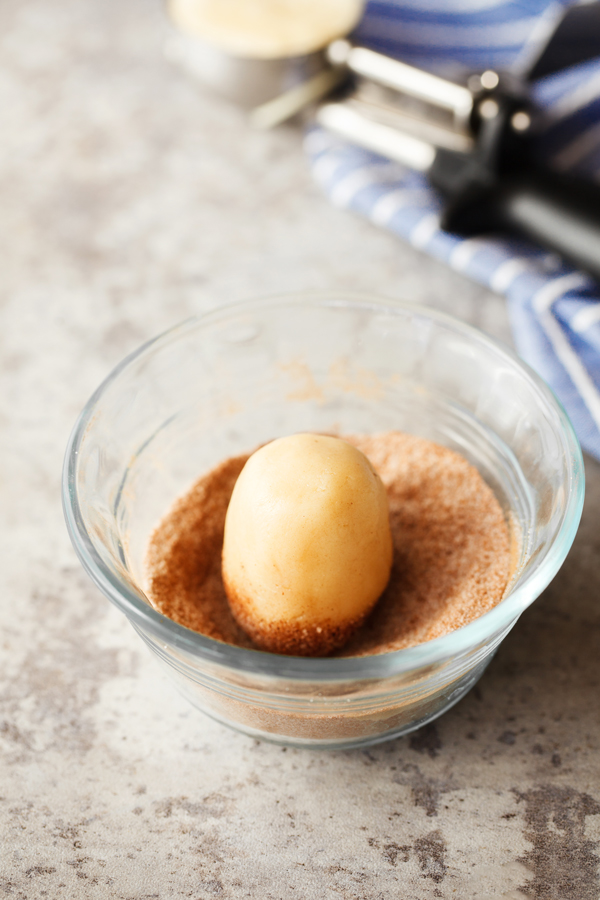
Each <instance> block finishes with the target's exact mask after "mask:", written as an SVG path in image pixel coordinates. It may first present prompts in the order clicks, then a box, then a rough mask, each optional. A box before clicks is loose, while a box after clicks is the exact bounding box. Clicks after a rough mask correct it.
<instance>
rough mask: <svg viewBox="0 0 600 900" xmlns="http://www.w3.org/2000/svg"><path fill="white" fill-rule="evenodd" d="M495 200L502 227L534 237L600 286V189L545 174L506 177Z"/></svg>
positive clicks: (494, 212)
mask: <svg viewBox="0 0 600 900" xmlns="http://www.w3.org/2000/svg"><path fill="white" fill-rule="evenodd" d="M494 194H495V195H492V197H491V198H490V200H491V206H492V208H491V210H490V213H491V217H492V218H493V219H494V218H495V219H496V221H497V222H498V224H499V225H501V226H504V227H506V228H507V229H514V230H515V231H517V232H519V233H521V234H523V235H525V236H526V237H530V238H533V240H535V241H537V242H538V243H539V244H542V246H544V247H548V248H549V249H551V250H554V251H556V252H557V253H559V254H560V255H561V256H563V257H564V258H565V259H566V260H568V261H569V262H570V263H572V264H573V265H574V266H575V267H576V268H579V269H583V270H584V271H586V272H588V273H589V274H590V275H592V276H593V277H594V278H596V279H597V280H598V281H600V186H598V185H596V184H594V183H593V182H589V183H588V182H586V183H585V184H584V183H582V182H581V181H579V180H577V179H574V178H568V177H565V176H562V175H557V174H555V173H553V172H548V171H544V170H538V171H537V172H536V171H530V172H529V173H528V174H527V176H523V175H519V176H512V177H508V178H507V179H506V180H505V181H504V182H500V184H499V185H498V186H497V188H496V190H495V192H494Z"/></svg>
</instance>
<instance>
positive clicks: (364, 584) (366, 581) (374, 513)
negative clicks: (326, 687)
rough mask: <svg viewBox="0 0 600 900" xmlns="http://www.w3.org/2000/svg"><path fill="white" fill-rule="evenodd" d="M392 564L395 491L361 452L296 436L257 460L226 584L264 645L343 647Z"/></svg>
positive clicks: (233, 533) (228, 547) (232, 540)
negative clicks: (391, 494) (390, 494)
mask: <svg viewBox="0 0 600 900" xmlns="http://www.w3.org/2000/svg"><path fill="white" fill-rule="evenodd" d="M391 566H392V536H391V532H390V524H389V513H388V502H387V496H386V493H385V488H384V487H383V484H382V482H381V479H380V478H379V475H378V474H377V473H376V472H375V470H374V469H373V466H372V465H371V463H370V462H369V460H368V459H367V457H366V456H365V455H364V454H363V453H361V452H360V450H357V449H356V448H355V447H353V446H352V445H351V444H348V443H346V441H342V440H340V439H338V438H333V437H325V436H322V435H316V434H295V435H292V436H290V437H285V438H280V439H279V440H276V441H273V442H272V443H270V444H267V445H266V446H264V447H261V449H260V450H257V451H256V453H254V454H253V455H252V456H251V457H250V458H249V460H248V462H247V463H246V465H245V466H244V468H243V469H242V472H241V473H240V476H239V478H238V480H237V482H236V485H235V488H234V491H233V494H232V496H231V501H230V503H229V508H228V511H227V518H226V520H225V538H224V543H223V581H224V584H225V590H226V591H227V597H228V599H229V604H230V606H231V610H232V612H233V615H234V616H235V618H236V619H237V621H238V622H239V624H240V625H241V626H242V628H243V629H244V630H245V631H246V633H247V634H249V635H250V637H251V638H252V639H253V640H254V642H255V643H256V644H257V645H258V646H259V647H261V648H262V649H264V650H269V651H271V652H274V653H287V654H292V655H297V656H323V655H325V654H327V653H330V652H332V651H333V650H335V649H337V648H338V647H341V646H342V645H343V644H344V643H345V642H346V641H347V640H348V638H349V637H350V635H351V634H352V632H353V631H354V630H355V629H356V628H357V627H358V626H359V625H360V624H361V623H362V622H363V621H364V619H365V617H366V616H367V615H368V613H369V612H370V611H371V609H372V608H373V606H374V605H375V602H376V601H377V598H378V597H379V596H380V594H381V592H382V591H383V589H384V588H385V586H386V584H387V582H388V579H389V576H390V570H391Z"/></svg>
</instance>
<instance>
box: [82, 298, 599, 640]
mask: <svg viewBox="0 0 600 900" xmlns="http://www.w3.org/2000/svg"><path fill="white" fill-rule="evenodd" d="M387 430H401V431H406V432H409V433H411V434H416V435H419V436H422V437H425V438H428V439H430V440H433V441H435V442H437V443H439V444H443V445H445V446H447V447H450V448H452V449H454V450H457V451H458V452H460V453H461V454H463V456H465V457H466V458H467V459H468V460H469V461H470V462H471V463H473V464H474V465H475V466H476V467H477V468H478V469H479V471H480V472H481V474H482V475H483V477H484V479H485V480H486V481H487V482H488V484H489V485H490V486H491V487H492V489H493V490H494V492H495V493H496V496H497V497H498V499H499V501H500V503H501V505H502V507H503V509H504V510H505V513H506V515H507V519H508V521H509V523H510V524H511V527H512V528H513V529H514V530H515V533H516V534H517V535H518V538H519V540H518V546H519V549H518V559H517V565H516V568H515V573H514V576H513V579H512V583H511V585H510V590H509V592H508V595H509V596H508V597H507V599H505V600H504V601H503V603H502V604H500V607H498V608H497V609H496V610H493V611H492V612H491V613H488V614H487V616H484V617H482V620H484V619H485V620H488V622H487V623H486V622H483V621H482V620H478V621H477V622H475V623H472V624H471V625H470V626H466V628H467V629H471V630H472V639H473V640H477V639H483V638H484V637H485V633H486V629H488V630H489V629H491V630H492V631H497V630H498V628H500V627H506V625H507V624H508V623H509V622H510V620H511V618H512V619H514V618H516V616H518V614H519V613H520V612H521V611H522V609H523V608H524V607H525V606H526V605H528V603H530V602H532V600H533V599H535V597H536V596H537V595H538V594H539V592H540V591H541V590H542V589H543V587H544V586H545V584H547V583H548V581H549V580H550V578H551V577H553V575H554V573H555V571H556V569H557V568H558V567H559V565H560V564H561V562H562V560H563V559H564V556H565V555H566V552H567V550H568V547H569V546H570V544H571V542H572V540H573V536H574V533H575V530H576V527H577V523H578V519H579V515H580V511H581V500H582V493H583V482H582V474H581V473H582V466H581V454H580V451H579V447H578V444H577V441H576V439H575V437H574V435H573V433H572V429H571V427H570V425H569V422H568V420H567V419H566V416H565V414H564V413H563V411H562V409H561V408H560V406H559V405H558V404H557V402H556V401H555V399H554V397H553V396H552V394H551V393H550V391H549V390H548V389H547V388H546V387H545V385H544V384H543V383H542V382H541V381H540V380H539V379H538V378H536V377H535V376H534V375H533V374H532V373H531V372H530V371H529V370H528V369H527V368H526V367H524V366H523V364H522V363H520V362H519V361H518V360H517V358H516V357H515V356H514V355H513V354H512V353H511V352H510V351H508V350H507V349H506V348H503V347H501V346H500V345H498V344H497V343H495V342H494V341H492V340H491V339H489V338H487V337H486V336H484V335H483V334H481V333H480V332H477V331H476V330H474V329H471V328H470V327H468V326H465V325H463V324H462V323H460V322H458V321H455V320H453V319H451V318H449V317H446V316H444V315H442V314H438V313H435V312H433V311H431V310H426V309H422V308H418V307H412V306H409V305H405V304H393V303H378V302H375V301H373V300H370V299H368V298H353V297H340V296H321V297H313V298H307V297H304V298H293V297H289V298H283V299H277V300H270V301H262V302H258V303H254V304H246V305H244V306H238V307H231V308H228V309H225V310H220V311H218V312H215V313H212V314H210V315H208V316H205V317H202V318H201V319H197V320H192V321H190V322H187V323H184V324H183V325H181V326H178V327H177V328H175V329H173V330H172V331H171V332H168V333H167V334H165V335H163V336H161V337H160V338H158V339H157V340H156V341H154V342H152V343H150V344H149V345H147V346H146V347H145V348H142V349H141V350H140V351H138V353H137V354H134V355H133V356H132V357H131V358H129V359H128V360H126V361H125V362H124V363H123V364H122V365H121V367H119V369H118V370H116V371H115V372H114V373H113V374H112V375H111V376H110V377H109V378H108V379H107V381H106V382H105V383H104V384H103V385H102V386H101V387H100V388H99V390H98V391H97V392H96V394H95V395H94V397H93V398H92V399H91V401H90V403H89V404H88V406H87V407H86V410H84V412H83V414H82V417H81V419H80V422H79V424H78V426H77V428H76V430H75V432H74V435H73V438H72V442H71V447H70V456H69V460H70V461H69V469H68V482H69V490H68V502H67V505H68V506H69V505H70V507H71V510H72V513H73V522H74V523H75V524H74V525H73V526H72V532H75V535H76V545H77V543H78V544H79V546H78V550H79V552H80V555H81V556H82V559H83V561H84V564H86V567H87V568H88V571H91V572H92V574H94V576H95V577H96V580H97V581H98V582H99V583H101V582H102V579H103V578H104V579H105V580H106V579H108V581H109V582H110V583H111V585H112V589H113V593H114V590H116V592H117V594H119V595H120V597H121V598H123V606H124V608H125V611H126V612H128V614H133V615H134V616H135V608H136V607H141V606H142V605H143V604H144V603H145V602H146V600H145V594H144V585H145V572H144V568H145V554H146V548H147V545H148V540H149V536H150V534H151V532H152V530H153V529H154V527H155V526H156V525H157V523H158V521H159V520H160V518H161V517H162V516H163V515H164V514H165V512H166V511H167V510H168V508H169V507H170V505H171V504H172V502H173V501H174V499H175V498H176V497H178V496H179V495H181V494H182V493H183V492H184V491H185V490H186V489H187V488H188V487H189V486H190V485H191V484H192V483H193V481H195V480H196V479H197V478H198V477H199V476H200V475H201V474H203V473H204V472H205V471H207V470H208V469H210V468H211V467H212V466H213V465H215V464H216V463H218V462H220V461H221V460H222V459H224V458H225V457H227V456H231V455H235V454H239V453H243V452H248V451H251V450H252V449H254V448H255V447H257V446H258V445H260V444H261V443H263V442H265V441H268V440H270V439H272V438H274V437H277V436H281V435H284V434H290V433H294V432H298V431H316V432H327V433H334V434H341V435H343V434H348V433H358V432H368V433H374V432H378V431H387ZM115 586H116V588H115ZM107 592H108V591H107ZM113 599H115V598H114V596H113ZM118 602H119V601H118ZM500 608H502V609H500ZM499 610H500V612H499ZM156 615H157V617H158V614H156ZM494 616H495V618H494ZM490 617H492V618H491V619H490ZM160 618H164V617H160ZM171 626H173V628H179V627H180V626H174V623H170V622H169V620H165V623H164V627H165V628H166V629H167V630H168V629H169V627H171ZM473 626H476V628H475V629H474V628H473ZM465 630H466V629H462V631H465ZM192 640H193V636H192ZM439 640H440V641H444V640H446V639H445V638H441V639H439ZM204 643H206V639H205V640H204ZM433 643H438V642H433ZM399 652H400V653H402V652H406V651H399Z"/></svg>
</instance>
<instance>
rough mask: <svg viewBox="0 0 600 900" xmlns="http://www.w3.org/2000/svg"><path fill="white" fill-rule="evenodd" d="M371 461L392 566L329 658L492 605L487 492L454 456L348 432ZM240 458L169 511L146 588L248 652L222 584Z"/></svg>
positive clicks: (372, 648)
mask: <svg viewBox="0 0 600 900" xmlns="http://www.w3.org/2000/svg"><path fill="white" fill-rule="evenodd" d="M345 440H347V441H348V442H349V443H351V444H354V445H355V446H356V447H358V449H359V450H362V452H363V453H364V454H365V455H366V456H367V457H368V458H369V459H370V460H371V463H372V464H373V466H374V467H375V469H376V470H377V471H378V472H379V475H380V477H381V479H382V481H383V483H384V485H385V488H386V490H387V494H388V499H389V508H390V524H391V530H392V536H393V541H394V563H393V567H392V574H391V577H390V581H389V583H388V586H387V588H386V589H385V591H384V593H383V594H382V596H381V598H380V600H379V601H378V603H377V606H376V607H375V609H374V611H373V612H372V613H371V615H370V617H369V618H368V619H367V621H366V623H365V624H364V625H363V626H362V627H361V628H360V629H359V631H358V632H357V633H356V634H355V635H354V636H353V637H352V638H351V639H350V641H349V642H348V643H347V644H346V645H345V646H344V647H343V648H342V649H341V650H339V651H338V652H337V653H336V654H334V655H336V656H366V655H368V654H374V653H387V652H390V651H392V650H400V649H402V648H405V647H412V646H414V645H415V644H420V643H423V642H424V641H430V640H432V639H433V638H437V637H441V636H442V635H444V634H447V633H448V632H450V631H453V630H454V629H456V628H460V627H461V626H463V625H466V624H467V623H468V622H471V621H472V620H473V619H476V618H477V617H478V616H481V615H482V614H483V613H485V612H487V611H488V610H490V609H492V607H494V606H495V605H496V604H497V603H499V601H500V600H501V599H502V597H503V594H504V591H505V588H506V585H507V583H508V579H509V576H510V574H511V569H512V553H511V542H510V537H509V530H508V526H507V523H506V520H505V518H504V515H503V513H502V510H501V508H500V505H499V503H498V501H497V500H496V498H495V496H494V494H493V493H492V491H491V489H490V488H489V487H488V486H487V484H486V483H485V482H484V481H483V479H482V477H481V475H480V474H479V472H478V471H477V470H476V469H475V468H474V467H473V466H471V465H470V464H469V463H468V462H467V461H466V460H465V459H464V458H463V457H462V456H460V455H459V454H457V453H454V452H453V451H451V450H448V449H447V448H445V447H441V446H439V445H437V444H434V443H432V442H431V441H427V440H424V439H422V438H417V437H413V436H411V435H407V434H402V433H400V432H386V433H383V434H376V435H368V436H367V435H353V436H346V437H345ZM247 459H248V456H247V455H245V456H236V457H233V458H231V459H227V460H225V461H224V462H223V463H221V464H220V465H218V466H217V467H216V468H215V469H213V470H212V471H211V472H209V473H208V474H206V475H204V476H202V477H201V478H200V479H199V480H198V481H197V482H196V483H195V484H194V485H193V487H192V488H191V489H190V491H189V492H188V493H187V494H186V495H185V496H183V497H182V498H181V499H179V500H178V501H177V502H176V503H175V505H174V506H173V507H172V509H171V510H170V512H169V513H168V514H167V516H166V517H165V518H164V519H163V520H162V522H161V523H160V524H159V526H158V528H157V529H156V530H155V532H154V533H153V535H152V537H151V541H150V546H149V550H148V560H147V567H148V572H147V573H148V593H149V596H150V599H151V601H152V603H153V604H154V606H155V607H156V609H158V610H159V611H160V612H162V613H164V615H166V616H169V617H170V618H171V619H174V620H175V621H176V622H179V623H180V624H181V625H185V626H186V627H187V628H191V629H192V630H194V631H198V632H200V633H201V634H204V635H207V636H208V637H211V638H216V639H217V640H220V641H224V642H225V643H228V644H235V645H236V646H238V647H252V646H253V644H252V641H251V640H250V638H248V637H247V636H246V635H245V634H244V632H243V631H242V630H241V628H240V627H239V625H238V624H237V623H236V622H235V620H234V618H233V616H232V614H231V612H230V610H229V605H228V603H227V597H226V595H225V589H224V587H223V582H222V579H221V548H222V544H223V529H224V524H225V514H226V512H227V506H228V503H229V498H230V497H231V492H232V491H233V486H234V484H235V481H236V479H237V477H238V475H239V473H240V472H241V470H242V467H243V466H244V464H245V462H246V460H247Z"/></svg>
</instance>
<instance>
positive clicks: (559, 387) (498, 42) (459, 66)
mask: <svg viewBox="0 0 600 900" xmlns="http://www.w3.org/2000/svg"><path fill="white" fill-rule="evenodd" d="M565 5H567V4H566V3H563V4H559V3H550V4H549V3H548V0H372V2H369V3H368V4H367V7H366V12H365V16H364V18H363V20H362V22H361V23H360V25H359V27H358V29H357V31H356V33H355V39H356V41H357V42H358V43H360V44H362V45H363V46H370V47H372V48H373V49H376V50H379V51H381V52H384V53H386V54H388V55H390V56H395V57H397V58H401V59H402V60H403V61H405V62H409V63H412V64H414V65H417V66H420V67H422V68H427V69H429V70H430V71H435V72H437V73H439V74H442V75H445V76H446V77H456V75H457V74H458V73H460V72H464V71H465V70H466V69H468V70H469V71H483V70H484V69H486V68H490V67H494V68H498V69H504V70H506V69H512V70H513V71H519V70H525V69H526V68H527V65H528V63H529V61H530V60H531V59H532V58H533V56H534V55H535V52H536V49H537V47H538V46H539V45H540V42H541V41H543V40H544V38H545V36H546V35H547V34H548V29H549V28H551V27H553V25H554V24H555V22H556V21H557V19H558V16H559V15H560V13H561V10H562V8H563V7H564V6H565ZM534 99H535V101H536V103H537V105H538V106H539V107H540V108H541V109H543V110H544V111H545V113H546V114H547V119H548V124H547V125H546V126H545V130H544V133H543V140H540V142H539V150H538V152H539V155H540V158H544V159H545V160H546V161H547V162H548V163H550V164H552V165H554V166H556V167H559V168H562V169H563V170H567V169H569V170H572V171H577V172H579V173H580V174H583V175H585V176H586V177H589V178H591V179H593V178H596V179H598V178H600V57H599V58H598V59H595V60H593V61H591V62H587V63H582V64H580V65H577V66H573V67H571V68H570V69H566V70H564V71H563V72H560V73H558V74H555V75H550V76H547V77H546V78H543V79H540V80H539V81H538V82H536V84H535V85H534ZM306 149H307V152H308V155H309V157H310V160H311V165H312V170H313V173H314V176H315V178H316V180H317V181H318V182H319V183H320V184H321V185H322V187H323V189H324V190H325V192H326V193H327V194H328V195H329V196H330V198H331V200H332V201H333V202H334V203H336V204H337V205H339V206H342V207H347V208H348V209H353V210H356V211H358V212H360V213H362V214H363V215H366V216H367V217H368V218H370V219H371V220H372V221H373V222H374V223H376V224H377V225H380V226H382V227H384V228H388V229H389V230H390V231H393V232H394V233H395V234H397V235H399V236H400V237H402V238H404V239H405V240H407V241H409V242H410V243H411V244H412V245H413V246H415V247H418V248H419V249H421V250H423V251H424V252H426V253H429V254H430V255H431V256H434V257H436V258H437V259H440V260H443V261H444V262H446V263H447V264H448V265H450V266H451V267H452V268H453V269H456V270H458V271H460V272H463V273H464V274H465V275H467V276H469V277H471V278H473V279H475V280H477V281H479V282H481V283H482V284H485V285H486V286H487V287H489V288H491V289H492V290H494V291H497V292H499V293H502V294H504V295H505V296H506V298H507V302H508V309H509V315H510V319H511V325H512V329H513V335H514V340H515V344H516V346H517V349H518V351H519V353H520V354H521V356H522V357H523V358H524V359H525V360H526V361H527V362H529V364H530V365H531V366H532V367H533V368H534V369H536V371H537V372H539V374H540V375H541V376H542V377H543V378H544V379H545V380H546V381H547V382H548V384H549V385H550V386H551V387H552V389H553V390H554V392H555V393H556V395H557V396H558V397H559V399H560V400H561V401H562V403H563V405H564V406H565V408H566V410H567V412H568V413H569V416H570V418H571V421H572V422H573V425H574V427H575V430H576V432H577V434H578V436H579V440H580V441H581V444H582V446H583V448H584V449H585V450H587V451H588V452H589V453H591V454H593V455H594V456H596V457H597V458H598V459H600V285H599V284H598V283H597V282H595V281H594V280H593V279H591V278H590V277H589V276H587V275H585V274H583V273H581V272H577V271H575V270H573V269H572V268H569V267H568V266H566V265H564V264H562V263H561V262H560V261H559V260H557V259H556V258H555V257H554V256H551V255H549V254H548V253H547V252H546V251H543V250H542V249H540V248H539V247H536V246H534V245H532V244H530V243H527V242H525V241H521V240H516V239H512V238H510V237H507V236H493V237H481V238H479V237H478V238H472V239H462V238H459V237H456V236H455V235H453V234H449V233H448V232H445V231H441V230H440V228H439V203H438V201H437V198H436V197H435V195H434V193H433V192H432V191H431V190H430V189H429V187H428V185H427V181H426V179H425V178H424V177H423V176H422V175H419V174H417V173H415V172H411V171H409V170H407V169H404V168H403V167H401V166H399V165H397V164H395V163H390V162H389V160H385V159H382V158H381V157H378V156H376V155H375V154H373V153H370V152H368V151H366V150H362V149H360V148H358V147H354V146H351V145H348V144H346V143H343V142H342V141H340V140H339V139H337V138H335V137H333V136H332V135H330V134H328V133H326V132H325V131H323V130H321V129H318V128H315V129H313V130H312V131H310V132H309V133H308V134H307V136H306Z"/></svg>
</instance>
